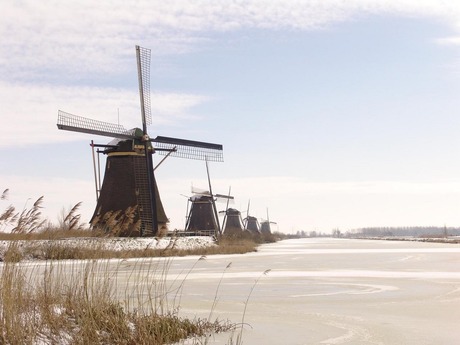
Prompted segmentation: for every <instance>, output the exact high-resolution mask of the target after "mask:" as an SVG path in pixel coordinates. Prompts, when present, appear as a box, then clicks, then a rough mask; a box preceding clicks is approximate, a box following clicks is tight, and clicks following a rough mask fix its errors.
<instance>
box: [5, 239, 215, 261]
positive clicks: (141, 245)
mask: <svg viewBox="0 0 460 345" xmlns="http://www.w3.org/2000/svg"><path fill="white" fill-rule="evenodd" d="M9 244H11V241H0V258H2V257H3V254H4V253H5V251H6V249H7V248H8V245H9ZM16 244H17V245H18V246H19V248H27V247H38V246H43V245H45V246H46V245H51V244H52V245H62V246H69V247H87V248H101V249H106V250H117V251H123V250H136V249H141V250H142V249H166V248H168V249H184V250H187V249H197V248H203V247H210V246H214V245H216V244H215V240H214V238H213V237H211V236H188V237H164V238H155V237H115V238H92V237H86V238H67V239H62V240H36V241H16Z"/></svg>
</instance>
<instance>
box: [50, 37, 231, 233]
mask: <svg viewBox="0 0 460 345" xmlns="http://www.w3.org/2000/svg"><path fill="white" fill-rule="evenodd" d="M150 55H151V52H150V49H146V48H142V47H139V46H136V59H137V71H138V80H139V96H140V105H141V119H142V129H141V128H134V129H129V130H127V129H125V128H124V127H123V126H121V125H119V124H112V123H108V122H102V121H97V120H93V119H89V118H85V117H81V116H76V115H72V114H69V113H66V112H64V111H61V110H59V112H58V121H57V127H58V129H61V130H67V131H73V132H81V133H87V134H94V135H100V136H105V137H112V138H114V140H112V141H111V142H110V143H109V144H107V145H99V146H103V147H105V150H104V153H105V154H107V162H106V171H105V175H104V179H103V183H102V187H101V190H100V194H99V198H98V202H97V206H96V209H95V211H94V215H93V217H92V219H91V220H90V223H91V224H92V225H93V227H104V228H107V227H109V228H110V224H109V221H108V218H110V217H107V215H110V214H111V215H113V214H116V213H117V212H119V213H120V214H121V215H122V216H123V215H125V216H126V213H127V212H128V213H131V216H128V218H131V219H130V223H131V224H135V225H132V226H131V229H129V231H127V233H125V234H124V235H140V236H154V235H156V234H157V232H158V229H159V224H160V225H161V224H165V223H166V222H167V221H168V219H167V217H166V214H165V212H164V209H163V205H162V203H161V199H160V195H159V192H158V188H157V184H156V181H155V174H154V169H153V157H152V155H153V153H155V152H158V153H159V154H163V155H168V154H169V155H171V156H173V157H181V158H188V159H198V160H211V161H216V162H222V161H223V147H222V145H219V144H212V143H207V142H201V141H193V140H185V139H178V138H170V137H164V136H157V137H155V138H151V137H150V136H149V135H148V133H147V126H148V125H150V124H151V123H152V116H151V103H150ZM121 218H123V217H119V218H118V220H120V219H121Z"/></svg>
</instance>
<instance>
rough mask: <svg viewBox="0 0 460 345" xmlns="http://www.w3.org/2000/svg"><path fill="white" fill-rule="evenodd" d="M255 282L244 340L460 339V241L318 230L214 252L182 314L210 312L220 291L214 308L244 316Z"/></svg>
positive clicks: (185, 263) (190, 284)
mask: <svg viewBox="0 0 460 345" xmlns="http://www.w3.org/2000/svg"><path fill="white" fill-rule="evenodd" d="M193 260H196V258H193V259H192V258H181V259H174V261H173V263H172V266H171V271H170V273H179V271H182V270H183V269H184V268H185V267H190V265H191V261H193ZM229 263H231V266H230V267H229V268H228V269H226V267H227V266H228V264H229ZM266 270H270V272H268V273H267V274H266V275H264V274H263V272H264V271H266ZM222 277H223V278H222ZM258 278H260V279H259V280H258V282H257V284H256V285H254V282H255V280H256V279H258ZM221 279H222V281H221ZM219 281H221V284H220V286H219ZM218 286H219V288H218V289H217V287H218ZM253 287H254V290H253V292H252V294H251V295H250V299H249V303H248V304H247V309H246V313H245V314H244V322H245V323H247V324H248V326H246V327H245V328H244V331H243V343H245V344H277V345H278V344H354V345H357V344H417V345H421V344H430V345H431V344H443V345H447V344H452V345H454V344H460V324H459V322H460V246H459V245H453V244H434V243H419V242H396V241H371V240H345V239H322V238H318V239H302V240H287V241H282V242H279V243H274V244H269V245H264V246H262V247H261V248H260V250H259V252H258V253H254V254H246V255H237V256H212V257H208V258H207V259H206V260H204V261H200V262H198V263H197V265H196V266H195V267H194V269H193V270H192V271H191V272H190V274H189V275H188V277H187V280H186V282H185V285H184V287H183V296H182V300H181V313H182V315H188V316H190V315H195V314H197V315H199V316H208V315H209V311H210V310H211V309H212V304H213V301H214V298H215V295H216V292H217V295H218V302H217V306H216V307H215V310H214V312H213V315H215V316H218V317H219V318H221V319H222V318H229V319H230V320H231V321H233V322H239V321H241V320H242V317H243V311H244V308H245V302H246V300H247V298H248V296H249V294H250V292H251V289H252V288H253ZM227 342H228V335H218V336H216V337H214V338H213V339H211V341H210V343H211V344H225V343H227Z"/></svg>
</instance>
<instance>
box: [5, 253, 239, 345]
mask: <svg viewBox="0 0 460 345" xmlns="http://www.w3.org/2000/svg"><path fill="white" fill-rule="evenodd" d="M168 269H169V263H168V261H165V260H161V261H156V262H152V261H150V263H149V264H148V265H147V267H146V266H145V265H144V264H143V263H142V262H137V263H134V265H133V266H132V267H131V268H130V271H129V272H126V271H125V267H123V261H119V262H118V264H117V265H115V266H112V265H111V263H110V262H109V261H102V262H101V261H92V260H91V261H86V262H85V263H75V264H71V265H67V264H59V263H46V264H41V265H39V264H36V265H32V266H23V265H21V264H17V263H5V264H3V265H2V267H1V273H0V278H1V279H0V307H1V308H0V344H31V345H32V344H82V345H83V344H95V345H97V344H126V345H131V344H170V343H174V342H178V341H180V340H181V339H185V338H190V337H192V339H193V338H195V339H199V338H200V337H201V336H203V335H205V334H207V333H209V332H221V331H228V330H230V329H232V325H230V324H228V323H224V322H220V321H217V320H216V321H211V320H210V319H195V320H190V319H183V318H180V317H179V316H178V314H177V312H176V311H177V309H178V308H177V306H176V305H175V304H174V302H173V303H172V304H171V294H172V292H174V291H177V286H176V287H175V286H171V285H169V284H167V283H166V275H167V273H168ZM123 284H125V289H123ZM123 291H124V295H123ZM197 341H198V340H197Z"/></svg>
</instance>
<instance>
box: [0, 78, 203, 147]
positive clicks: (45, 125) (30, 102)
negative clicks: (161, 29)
mask: <svg viewBox="0 0 460 345" xmlns="http://www.w3.org/2000/svg"><path fill="white" fill-rule="evenodd" d="M0 95H1V97H2V109H1V110H0V114H1V116H2V118H4V119H7V118H8V119H15V120H17V121H4V122H2V126H1V128H0V148H5V147H9V146H13V145H14V146H18V145H28V144H41V143H50V142H59V141H68V140H75V139H76V138H81V135H80V134H72V133H69V132H66V133H65V135H63V132H62V131H58V130H57V127H56V120H57V111H58V110H63V111H66V112H69V113H72V114H75V115H79V116H83V117H89V118H92V119H96V120H99V121H105V122H111V123H117V122H118V113H119V114H120V123H121V124H123V126H124V127H125V128H132V127H136V126H137V127H139V126H140V110H139V95H138V93H137V90H133V91H131V90H125V89H117V88H100V87H76V86H69V87H64V86H52V85H37V84H7V83H4V82H0ZM18 97H19V98H20V100H18ZM14 100H17V101H14ZM207 100H208V98H206V97H204V96H201V95H194V94H181V93H154V94H153V96H152V112H153V113H154V114H155V116H154V125H161V124H163V125H164V124H171V123H173V122H175V121H178V119H180V120H181V121H182V122H183V121H184V120H183V119H184V118H186V119H187V121H194V118H193V116H192V115H193V114H192V113H191V109H192V108H193V107H196V106H198V105H200V104H201V103H203V102H206V101H207ZM52 128H54V129H56V130H50V129H52ZM43 133H47V134H46V135H43Z"/></svg>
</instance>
